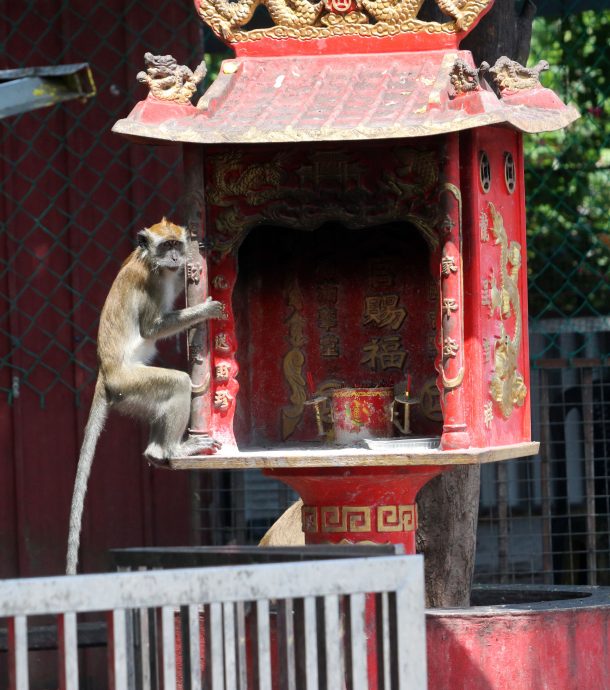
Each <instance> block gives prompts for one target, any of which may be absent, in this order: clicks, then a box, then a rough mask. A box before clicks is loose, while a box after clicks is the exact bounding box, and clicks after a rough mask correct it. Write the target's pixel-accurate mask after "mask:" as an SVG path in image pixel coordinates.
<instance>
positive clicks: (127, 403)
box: [67, 218, 223, 574]
mask: <svg viewBox="0 0 610 690" xmlns="http://www.w3.org/2000/svg"><path fill="white" fill-rule="evenodd" d="M138 239H139V246H138V248H137V249H135V250H134V251H133V252H132V253H131V255H130V256H129V257H128V258H127V260H126V261H124V262H123V265H122V266H121V269H120V270H119V273H118V275H117V277H116V278H115V280H114V282H113V284H112V286H111V288H110V291H109V293H108V297H107V298H106V302H105V304H104V307H103V309H102V313H101V316H100V325H99V331H98V342H97V356H98V364H99V373H98V378H97V382H96V385H95V393H94V396H93V402H92V404H91V411H90V413H89V419H88V421H87V426H86V428H85V435H84V439H83V445H82V447H81V452H80V457H79V461H78V470H77V475H76V480H75V483H74V495H73V498H72V509H71V513H70V535H69V538H68V565H67V572H68V573H69V574H72V573H75V572H76V565H77V560H78V545H79V541H80V528H81V520H82V511H83V505H84V498H85V492H86V488H87V480H88V477H89V472H90V470H91V464H92V462H93V456H94V454H95V447H96V444H97V440H98V438H99V435H100V433H101V431H102V428H103V426H104V422H105V419H106V416H107V414H108V411H109V410H110V409H113V410H116V411H117V412H120V413H122V414H127V415H131V416H134V417H137V418H139V419H143V420H145V421H148V422H149V423H150V441H149V444H148V447H147V448H146V451H145V455H146V456H147V457H148V458H149V459H150V460H151V461H153V462H156V463H163V462H166V461H167V460H168V459H169V458H171V457H176V456H184V455H192V454H194V453H201V452H203V451H210V450H211V451H215V450H216V449H217V448H218V447H219V445H220V444H218V443H217V442H216V441H214V439H211V438H209V437H205V436H196V437H191V438H187V439H186V440H183V436H184V434H185V431H186V427H187V424H188V420H189V415H190V403H191V380H190V377H189V375H188V374H187V373H186V372H183V371H176V370H173V369H162V368H160V367H153V366H149V364H148V363H149V362H150V361H151V360H152V359H153V357H154V355H155V342H156V341H157V340H159V339H161V338H167V337H169V336H171V335H175V334H177V333H180V332H182V331H184V330H186V329H188V328H191V327H193V326H196V325H197V324H198V323H200V322H201V321H204V320H205V319H209V318H218V317H220V316H222V314H223V308H222V305H221V304H220V302H215V301H212V300H211V299H210V298H208V299H207V300H206V301H205V302H203V303H202V304H197V305H195V306H192V307H187V308H185V309H174V308H173V303H174V301H175V299H176V297H177V296H178V295H179V294H180V292H181V291H182V289H183V287H184V264H185V259H186V232H185V230H184V228H182V227H180V226H179V225H175V224H174V223H171V222H170V221H168V220H166V219H165V218H163V220H162V221H161V222H160V223H157V224H156V225H153V226H152V227H150V228H146V229H145V230H142V231H141V232H140V233H139V234H138Z"/></svg>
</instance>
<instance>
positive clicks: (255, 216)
mask: <svg viewBox="0 0 610 690" xmlns="http://www.w3.org/2000/svg"><path fill="white" fill-rule="evenodd" d="M437 2H438V5H439V7H440V9H441V10H442V11H443V12H444V13H446V14H447V21H446V22H445V23H436V22H425V21H421V20H419V19H417V13H418V11H419V8H420V5H421V1H419V2H411V1H410V0H322V1H320V2H317V3H311V2H309V0H291V1H290V2H288V1H287V0H239V1H238V2H226V0H196V6H197V10H198V12H199V14H200V16H201V18H202V19H203V20H204V21H205V22H207V23H208V24H209V25H210V26H211V27H212V29H213V30H214V31H215V32H216V33H217V34H218V35H219V36H220V37H222V38H223V39H224V40H225V41H226V42H227V43H228V44H230V45H231V46H232V47H233V48H234V49H235V52H236V57H235V58H234V59H230V60H226V61H225V62H223V64H222V66H221V69H220V75H219V77H218V79H217V80H216V81H215V82H214V83H213V84H212V85H211V86H210V87H209V88H208V90H207V91H206V92H205V93H204V94H203V95H202V96H201V97H199V98H198V100H197V102H196V104H193V103H192V102H191V100H192V99H193V95H194V93H195V90H196V86H197V83H198V82H199V81H200V80H201V79H202V78H203V76H204V73H205V68H204V66H203V63H202V65H200V67H198V68H197V69H196V70H195V71H194V72H192V71H191V70H190V69H188V68H187V67H185V66H181V65H178V64H176V61H175V60H174V59H173V58H172V57H171V56H153V55H151V54H147V55H146V56H145V58H146V67H147V69H146V71H145V72H141V73H140V74H139V75H138V79H139V80H140V81H142V82H145V83H147V84H148V86H149V89H150V93H149V95H148V97H147V98H146V100H144V101H142V102H140V103H138V104H137V105H136V106H135V108H134V110H133V111H132V112H131V113H130V115H129V116H128V117H127V118H126V119H124V120H120V121H119V122H117V123H116V125H115V127H114V131H115V132H119V133H121V134H124V135H127V136H129V137H130V138H133V139H136V140H140V141H148V142H167V141H171V142H180V143H182V144H183V145H184V146H183V150H184V164H185V180H186V189H185V199H186V202H185V205H186V208H187V212H186V215H187V218H186V220H187V227H188V231H189V233H190V237H191V254H190V260H189V264H188V269H187V281H188V286H187V297H188V300H190V301H191V303H192V302H193V301H196V300H201V299H203V298H205V296H207V295H208V294H211V295H212V296H213V297H214V298H215V299H218V300H220V301H222V302H223V303H224V304H225V306H226V318H225V319H224V320H219V321H214V322H209V323H208V324H207V326H206V327H205V328H202V329H199V330H198V331H196V332H193V333H191V334H190V336H189V346H190V347H189V359H190V365H191V370H192V376H193V385H194V400H193V413H192V419H191V428H192V433H209V434H211V435H213V436H214V437H216V438H217V439H219V440H220V441H221V442H222V443H223V447H222V449H221V451H220V452H219V453H218V454H217V455H215V456H206V457H196V458H176V459H175V460H174V461H173V462H172V463H171V464H172V467H174V468H176V469H180V468H199V469H214V468H248V467H259V468H263V469H264V470H265V471H266V472H267V473H268V474H269V475H271V476H274V477H277V478H279V479H282V480H283V481H285V482H287V483H288V484H290V485H292V486H293V487H294V488H295V489H296V490H297V491H298V492H299V493H300V495H301V496H302V498H303V499H304V509H303V527H304V530H305V533H306V538H307V541H308V542H310V543H315V542H317V543H320V542H340V541H347V542H354V541H363V540H367V541H374V542H387V541H390V542H401V543H404V544H405V545H406V547H407V550H408V551H411V552H412V551H414V534H415V532H414V530H415V527H416V519H417V518H416V511H415V507H414V502H415V495H416V493H417V491H418V489H419V488H420V487H421V486H422V485H423V484H424V483H425V482H426V481H427V480H428V479H430V478H431V477H432V476H434V475H435V474H437V473H438V472H440V471H442V470H443V469H446V468H448V467H451V466H452V465H455V464H459V463H477V462H489V461H495V460H502V459H506V458H511V457H520V456H524V455H528V454H532V453H535V452H536V451H537V446H538V444H537V443H532V442H531V437H530V384H529V373H528V366H529V361H528V333H527V286H526V265H525V264H526V251H525V195H524V188H523V153H522V132H540V131H547V130H552V129H558V128H560V127H563V126H565V125H567V124H568V123H569V122H571V121H572V120H573V119H575V118H576V117H577V113H576V112H575V110H574V109H573V108H571V107H567V106H565V105H564V104H563V103H562V102H561V101H560V100H559V99H558V97H557V96H556V95H555V94H554V93H553V92H552V91H550V90H548V89H546V88H544V87H542V86H541V85H540V82H539V73H540V72H541V71H542V70H544V69H546V68H547V67H548V65H547V64H546V63H544V62H541V63H539V65H538V66H537V67H536V68H533V69H526V68H524V67H522V66H521V65H519V64H517V63H515V62H512V61H511V60H508V59H507V58H500V59H499V60H498V61H497V63H496V64H495V65H494V66H493V67H491V68H490V67H489V65H487V64H486V63H483V64H482V65H480V66H479V67H476V66H475V65H474V63H473V59H472V56H471V54H470V53H469V52H468V51H463V50H460V49H459V42H460V40H461V39H462V38H463V37H464V36H466V35H467V34H468V32H469V31H471V30H472V29H473V28H474V27H475V25H476V23H477V22H478V20H479V18H480V17H481V16H482V14H484V13H485V12H486V11H487V9H489V7H490V5H491V0H466V2H463V3H458V4H454V2H453V1H452V0H437ZM259 5H260V6H264V7H265V8H266V10H267V15H266V19H267V20H268V21H267V25H266V27H265V28H251V23H252V22H251V20H252V16H253V13H254V11H255V10H256V9H257V7H258V6H259ZM262 13H264V10H262V8H261V9H260V11H257V15H256V17H257V22H256V26H257V27H260V26H261V21H260V20H261V16H262ZM263 23H264V22H263ZM486 73H488V74H489V75H490V77H491V78H493V80H494V81H495V83H496V87H497V91H498V93H499V96H497V95H496V93H495V92H494V91H493V90H492V89H491V87H490V86H489V84H488V83H487V82H486V81H485V79H484V78H483V77H484V74H486ZM208 329H209V330H208Z"/></svg>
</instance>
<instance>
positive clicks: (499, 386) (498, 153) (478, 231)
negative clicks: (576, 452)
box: [467, 128, 530, 446]
mask: <svg viewBox="0 0 610 690" xmlns="http://www.w3.org/2000/svg"><path fill="white" fill-rule="evenodd" d="M468 143H469V145H471V146H472V147H473V150H472V155H471V160H472V161H474V164H473V165H472V166H471V168H470V180H469V183H468V184H469V186H470V188H471V189H472V191H473V193H472V195H471V197H470V200H471V205H470V209H469V211H468V213H467V216H468V220H467V222H468V224H469V225H470V226H471V233H470V234H471V238H472V239H471V242H470V243H469V248H468V257H469V258H468V263H469V268H470V274H469V284H470V286H471V289H470V295H471V300H472V301H471V303H470V305H469V307H470V309H471V310H472V314H473V318H472V320H471V322H470V323H469V326H468V327H469V330H470V333H472V334H473V335H474V338H473V339H472V340H471V344H470V351H469V360H470V361H472V363H473V370H472V372H471V375H470V377H469V382H468V385H469V387H470V389H471V397H470V399H471V404H470V415H471V424H472V426H473V428H475V429H476V442H477V445H483V446H486V445H503V444H507V443H515V442H519V441H525V440H529V437H530V427H529V418H530V417H529V406H530V383H529V356H528V342H527V269H526V255H525V217H524V203H523V199H522V195H523V185H522V183H521V180H522V176H523V161H522V150H521V141H520V135H519V134H518V133H516V132H513V131H510V130H508V129H502V128H489V129H488V130H475V131H474V132H472V133H470V134H469V137H468ZM481 161H484V169H483V167H482V165H481ZM483 172H484V178H483V177H482V175H483Z"/></svg>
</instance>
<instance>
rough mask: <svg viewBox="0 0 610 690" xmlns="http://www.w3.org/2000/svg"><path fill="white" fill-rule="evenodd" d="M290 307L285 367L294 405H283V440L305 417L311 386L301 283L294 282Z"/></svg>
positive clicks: (291, 287) (289, 295) (289, 300)
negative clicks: (308, 385)
mask: <svg viewBox="0 0 610 690" xmlns="http://www.w3.org/2000/svg"><path fill="white" fill-rule="evenodd" d="M288 307H289V309H290V316H289V317H288V319H287V321H286V323H287V324H288V341H289V343H290V345H291V348H290V350H289V351H288V352H287V353H286V355H285V356H284V361H283V363H282V369H283V372H284V377H285V379H286V382H287V383H288V386H289V388H290V405H286V406H285V407H283V408H282V440H284V441H285V440H286V439H287V438H289V437H290V436H291V435H292V434H293V432H294V430H295V429H296V427H297V426H298V425H299V422H300V421H301V418H302V417H303V409H304V405H305V401H306V400H307V388H306V385H305V377H304V376H303V366H304V364H305V355H304V354H303V346H304V345H305V343H306V342H307V338H306V336H305V318H304V317H303V314H302V311H303V295H302V294H301V290H300V289H299V285H298V283H297V282H296V280H295V281H293V282H292V283H291V285H290V287H289V288H288Z"/></svg>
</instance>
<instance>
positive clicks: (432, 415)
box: [420, 378, 443, 422]
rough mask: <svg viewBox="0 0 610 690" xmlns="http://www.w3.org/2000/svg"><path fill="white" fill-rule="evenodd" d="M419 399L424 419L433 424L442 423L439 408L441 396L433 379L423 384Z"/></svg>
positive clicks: (441, 412) (440, 407) (441, 411)
mask: <svg viewBox="0 0 610 690" xmlns="http://www.w3.org/2000/svg"><path fill="white" fill-rule="evenodd" d="M420 397H421V405H420V409H421V411H422V414H423V415H424V417H425V418H426V419H430V420H431V421H433V422H442V421H443V408H442V406H441V394H440V392H439V390H438V386H437V385H436V379H435V378H430V379H428V380H427V381H426V383H424V385H423V387H422V389H421V393H420Z"/></svg>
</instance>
